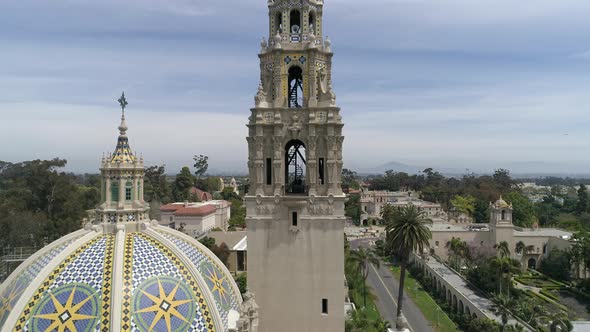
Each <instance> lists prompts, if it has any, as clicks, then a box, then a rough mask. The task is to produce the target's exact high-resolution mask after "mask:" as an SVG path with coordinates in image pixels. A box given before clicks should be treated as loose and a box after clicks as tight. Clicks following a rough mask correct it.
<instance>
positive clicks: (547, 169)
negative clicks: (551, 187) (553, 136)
mask: <svg viewBox="0 0 590 332" xmlns="http://www.w3.org/2000/svg"><path fill="white" fill-rule="evenodd" d="M429 167H432V168H433V169H434V170H435V171H437V172H440V173H442V174H444V175H447V176H458V175H463V174H466V173H467V172H472V173H476V174H491V173H493V172H494V170H496V169H500V168H505V169H507V170H509V171H510V173H511V174H512V175H513V176H516V177H521V178H522V177H542V176H559V177H565V176H570V177H589V176H590V164H589V165H588V166H587V168H586V167H585V165H584V164H580V165H575V166H572V165H568V164H565V163H559V162H544V161H524V162H509V163H499V164H498V165H495V166H492V167H489V168H487V167H486V168H484V167H477V166H476V167H469V165H466V167H465V168H453V167H444V166H443V167H437V166H436V165H434V166H430V165H411V164H405V163H400V162H396V161H390V162H388V163H385V164H382V165H379V166H375V167H368V168H359V169H357V170H356V171H357V173H359V174H383V173H384V172H385V171H387V170H394V171H396V172H405V173H408V174H419V173H421V172H422V171H423V170H425V169H426V168H429Z"/></svg>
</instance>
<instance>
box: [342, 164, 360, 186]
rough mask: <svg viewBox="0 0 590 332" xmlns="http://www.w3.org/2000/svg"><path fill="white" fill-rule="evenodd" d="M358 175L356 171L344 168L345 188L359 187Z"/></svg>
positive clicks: (343, 182) (343, 183)
mask: <svg viewBox="0 0 590 332" xmlns="http://www.w3.org/2000/svg"><path fill="white" fill-rule="evenodd" d="M357 178H358V175H357V174H356V172H355V171H352V170H350V169H348V168H343V169H342V187H343V188H351V189H359V188H360V185H359V183H358V181H357Z"/></svg>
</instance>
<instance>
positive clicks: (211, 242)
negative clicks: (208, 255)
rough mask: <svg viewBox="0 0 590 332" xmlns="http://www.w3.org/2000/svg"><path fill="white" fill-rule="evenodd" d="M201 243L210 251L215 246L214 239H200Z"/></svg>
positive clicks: (206, 237)
mask: <svg viewBox="0 0 590 332" xmlns="http://www.w3.org/2000/svg"><path fill="white" fill-rule="evenodd" d="M199 242H201V244H203V245H204V246H205V247H207V249H209V250H211V249H212V248H213V247H214V246H215V239H214V238H212V237H208V236H205V237H204V238H202V239H200V240H199Z"/></svg>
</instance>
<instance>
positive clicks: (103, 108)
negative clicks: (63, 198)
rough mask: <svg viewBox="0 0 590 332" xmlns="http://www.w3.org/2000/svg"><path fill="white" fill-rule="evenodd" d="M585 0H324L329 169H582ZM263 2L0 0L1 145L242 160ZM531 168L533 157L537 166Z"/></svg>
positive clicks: (80, 163)
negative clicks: (124, 132)
mask: <svg viewBox="0 0 590 332" xmlns="http://www.w3.org/2000/svg"><path fill="white" fill-rule="evenodd" d="M589 18H590V1H587V0H577V1H574V0H559V1H555V0H535V1H514V0H477V1H473V0H442V1H441V0H362V1H361V0H325V6H324V33H325V34H327V35H328V36H330V39H331V40H332V49H333V51H334V52H335V57H334V88H335V91H336V94H337V100H338V104H339V106H340V107H341V108H342V113H341V114H342V115H343V119H344V121H345V124H346V125H345V131H344V135H345V136H346V139H345V143H344V158H345V160H344V162H345V167H349V168H353V169H363V168H371V167H374V166H378V165H381V164H384V163H386V162H389V161H397V162H404V163H408V164H415V165H424V166H434V167H452V168H457V169H464V168H470V169H494V168H498V167H517V166H514V165H521V166H522V165H529V164H528V163H529V162H533V163H540V162H543V163H544V164H543V165H546V167H547V169H548V170H551V171H554V169H555V168H559V169H562V170H563V171H564V172H584V171H586V170H587V171H588V173H590V130H589V128H590V107H589V106H590V42H589V41H590V19H589ZM267 19H268V14H267V7H266V1H265V0H223V1H222V0H126V1H120V0H101V1H96V0H52V1H43V0H2V1H0V22H1V24H0V116H1V120H0V140H1V142H2V143H1V144H0V160H7V161H20V160H30V159H34V158H52V157H62V158H66V159H68V161H69V165H68V169H70V170H73V171H79V172H96V171H97V169H98V166H99V161H100V157H101V155H102V153H103V152H108V151H111V150H112V149H113V148H114V146H115V143H116V137H117V134H118V133H117V129H116V128H117V126H118V122H119V113H120V109H119V107H118V104H117V102H116V100H117V98H118V97H119V95H120V93H121V90H125V93H126V95H127V97H128V101H129V106H128V108H127V111H128V112H127V119H128V125H129V131H128V134H129V136H130V143H131V147H132V148H133V150H134V151H136V152H143V155H144V157H145V159H146V163H147V164H148V165H154V164H166V165H167V167H168V171H169V172H170V173H176V172H177V171H178V169H179V168H180V167H181V166H182V165H191V164H192V156H193V155H194V154H205V155H208V156H209V158H210V169H213V170H242V169H245V165H246V159H247V148H246V140H245V136H246V134H247V132H246V127H245V123H246V121H247V118H248V116H249V108H250V107H252V106H253V96H254V94H255V92H256V89H257V86H258V77H259V74H258V65H259V64H258V58H257V52H258V50H259V42H260V38H261V37H262V36H264V35H265V34H266V33H267V25H268V22H267ZM544 167H545V166H544Z"/></svg>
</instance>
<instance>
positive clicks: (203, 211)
mask: <svg viewBox="0 0 590 332" xmlns="http://www.w3.org/2000/svg"><path fill="white" fill-rule="evenodd" d="M216 210H217V208H215V206H213V205H204V206H200V207H183V206H182V205H181V208H180V209H178V210H176V212H174V215H175V216H196V217H200V216H206V215H209V214H211V213H215V211H216Z"/></svg>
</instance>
